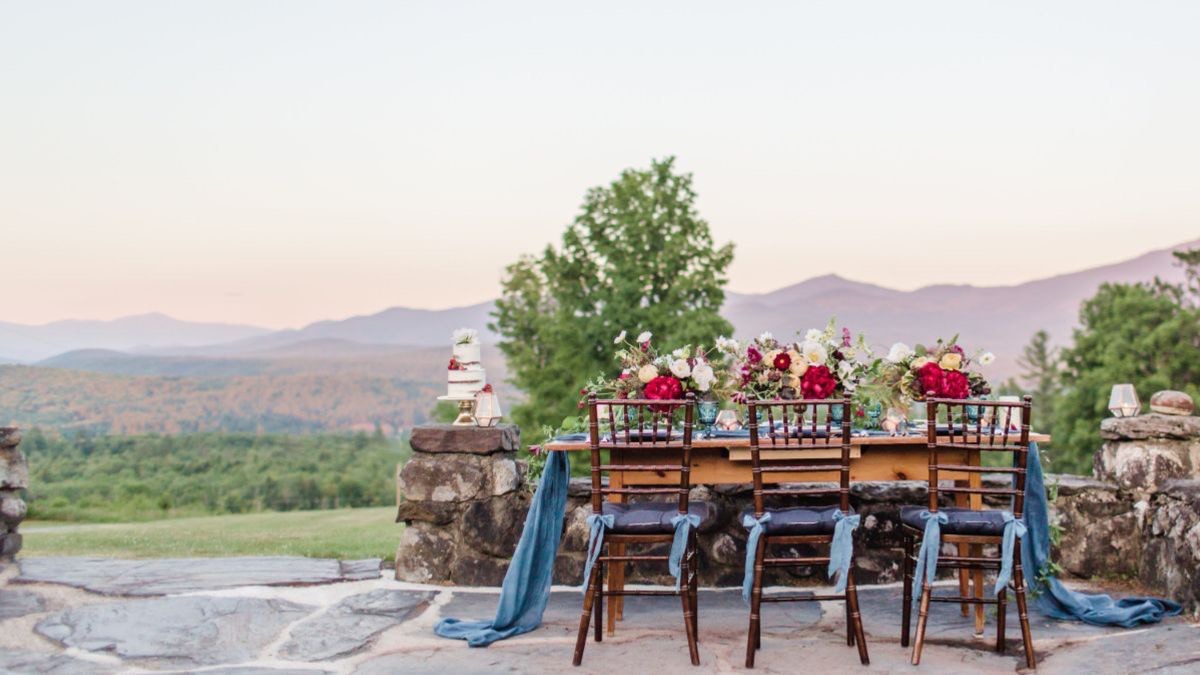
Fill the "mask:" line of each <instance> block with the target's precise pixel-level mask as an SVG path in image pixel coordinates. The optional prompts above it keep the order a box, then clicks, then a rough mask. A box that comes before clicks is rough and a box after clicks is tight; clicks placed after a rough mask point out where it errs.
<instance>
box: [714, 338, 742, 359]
mask: <svg viewBox="0 0 1200 675" xmlns="http://www.w3.org/2000/svg"><path fill="white" fill-rule="evenodd" d="M717 349H719V350H721V351H723V352H728V353H730V354H732V353H735V352H737V350H738V341H737V340H734V339H733V338H727V337H725V336H724V335H722V336H721V337H719V338H717Z"/></svg>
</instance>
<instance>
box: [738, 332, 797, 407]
mask: <svg viewBox="0 0 1200 675" xmlns="http://www.w3.org/2000/svg"><path fill="white" fill-rule="evenodd" d="M717 349H718V351H721V352H723V353H727V354H729V355H730V356H731V357H732V372H731V376H732V380H733V387H732V388H733V389H734V391H733V394H732V398H733V400H734V401H735V402H737V403H745V401H746V398H747V397H748V396H749V395H751V394H753V395H754V396H755V397H756V398H760V399H771V398H779V397H780V396H782V395H783V389H784V385H785V378H786V377H787V376H788V375H796V373H797V372H801V373H802V372H803V371H802V370H801V369H802V368H803V359H802V358H801V355H800V353H799V352H797V351H795V350H794V349H792V348H790V347H788V346H787V345H784V344H783V343H781V342H780V341H779V340H777V339H775V336H774V335H771V334H770V333H763V334H762V335H759V336H758V337H756V338H754V339H753V340H751V341H749V342H748V343H746V344H745V345H744V346H743V345H741V344H738V343H737V342H736V341H733V340H730V339H728V338H719V339H718V340H717ZM795 383H796V384H798V380H796V381H795Z"/></svg>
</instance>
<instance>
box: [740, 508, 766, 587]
mask: <svg viewBox="0 0 1200 675" xmlns="http://www.w3.org/2000/svg"><path fill="white" fill-rule="evenodd" d="M769 522H771V514H770V513H764V514H762V517H761V518H755V517H754V515H753V514H749V513H747V514H746V516H745V517H744V518H742V526H743V527H745V528H746V529H747V530H750V534H749V536H747V537H746V571H745V574H744V575H743V576H742V600H744V601H746V602H747V603H749V602H750V591H751V589H752V588H753V586H754V554H755V552H756V551H758V540H759V539H761V538H762V535H763V531H764V530H765V529H766V526H767V523H769Z"/></svg>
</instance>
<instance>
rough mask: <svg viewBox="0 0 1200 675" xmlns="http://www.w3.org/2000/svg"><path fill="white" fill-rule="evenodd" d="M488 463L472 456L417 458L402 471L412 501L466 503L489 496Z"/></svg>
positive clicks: (405, 491)
mask: <svg viewBox="0 0 1200 675" xmlns="http://www.w3.org/2000/svg"><path fill="white" fill-rule="evenodd" d="M485 462H486V460H484V459H481V458H479V457H472V456H470V455H429V454H419V455H414V456H413V457H412V459H410V460H408V461H407V462H405V464H404V468H402V469H401V470H400V479H399V487H400V492H401V494H403V496H404V498H405V499H406V500H408V501H435V502H462V501H468V500H471V499H475V498H476V497H478V496H479V495H480V492H484V494H487V493H489V492H490V491H491V490H490V489H489V483H490V480H489V475H488V474H489V473H490V471H489V468H488V466H487V464H486V463H485Z"/></svg>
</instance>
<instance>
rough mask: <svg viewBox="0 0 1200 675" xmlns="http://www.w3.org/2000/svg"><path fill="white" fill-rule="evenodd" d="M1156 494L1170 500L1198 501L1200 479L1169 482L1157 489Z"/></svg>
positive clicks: (1199, 496) (1199, 498) (1199, 499)
mask: <svg viewBox="0 0 1200 675" xmlns="http://www.w3.org/2000/svg"><path fill="white" fill-rule="evenodd" d="M1158 493H1159V494H1161V495H1163V496H1165V497H1170V498H1172V499H1184V500H1188V501H1200V478H1186V479H1175V480H1169V481H1167V482H1166V483H1165V484H1164V485H1163V486H1162V487H1161V488H1159V490H1158Z"/></svg>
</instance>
